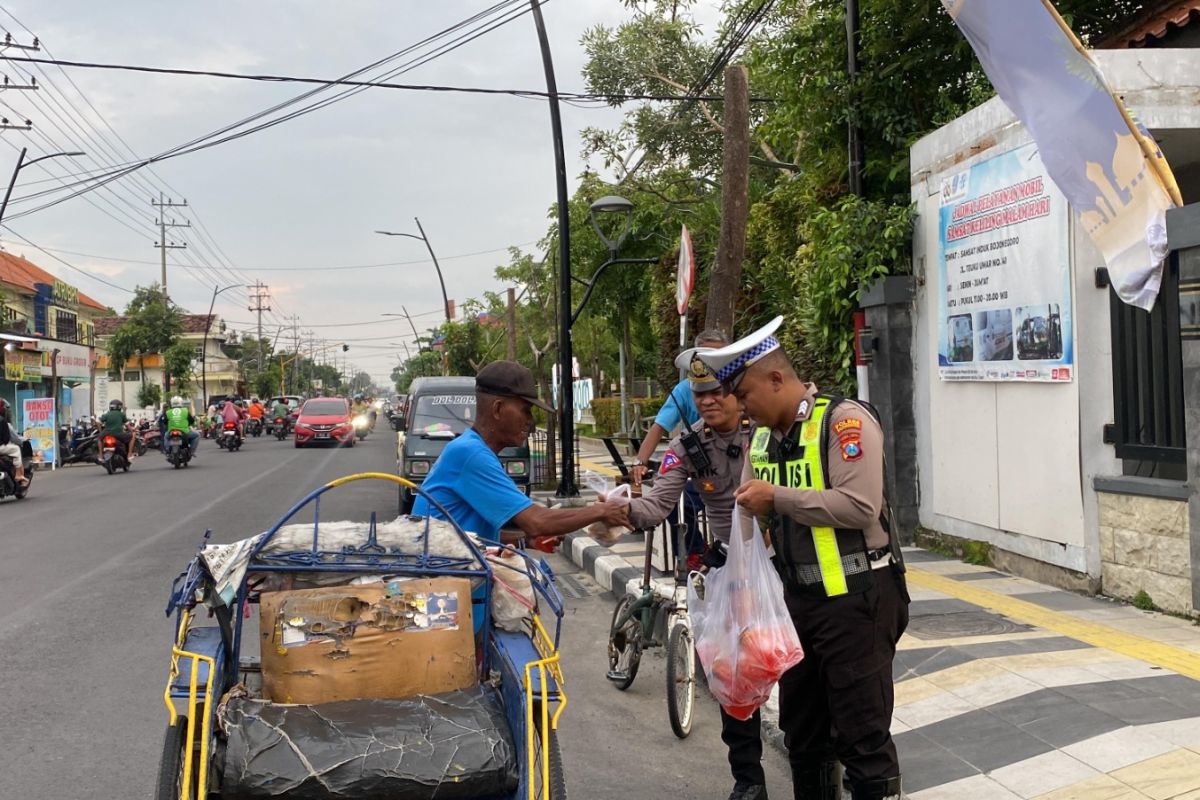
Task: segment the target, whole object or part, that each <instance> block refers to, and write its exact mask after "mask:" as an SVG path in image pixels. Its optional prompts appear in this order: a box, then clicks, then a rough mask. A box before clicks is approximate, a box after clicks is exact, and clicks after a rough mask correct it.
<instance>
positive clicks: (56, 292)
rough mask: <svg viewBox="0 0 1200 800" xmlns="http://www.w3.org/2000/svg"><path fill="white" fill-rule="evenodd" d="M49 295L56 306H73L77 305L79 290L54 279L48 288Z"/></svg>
mask: <svg viewBox="0 0 1200 800" xmlns="http://www.w3.org/2000/svg"><path fill="white" fill-rule="evenodd" d="M50 296H51V297H52V298H53V299H54V305H56V306H62V307H63V308H75V307H76V306H78V305H79V290H78V289H76V288H75V287H74V286H72V285H71V284H69V283H63V282H62V281H55V282H54V286H53V287H52V288H51V290H50Z"/></svg>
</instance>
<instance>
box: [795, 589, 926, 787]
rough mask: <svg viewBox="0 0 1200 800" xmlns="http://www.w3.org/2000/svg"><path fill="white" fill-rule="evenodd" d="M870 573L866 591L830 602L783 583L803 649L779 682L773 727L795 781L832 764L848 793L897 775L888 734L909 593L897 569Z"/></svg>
mask: <svg viewBox="0 0 1200 800" xmlns="http://www.w3.org/2000/svg"><path fill="white" fill-rule="evenodd" d="M872 574H873V575H874V578H875V582H874V586H873V587H872V588H871V589H868V590H867V591H865V592H860V593H858V594H851V595H842V596H840V597H832V598H827V597H820V596H814V595H813V594H812V593H811V592H807V593H806V592H804V591H803V590H801V589H800V588H799V587H797V586H795V585H790V586H789V585H788V581H787V580H785V581H784V587H785V596H786V599H787V605H788V610H789V611H790V612H791V615H792V621H793V622H794V623H795V625H796V631H797V632H798V633H799V634H800V644H801V645H802V646H803V647H804V660H803V661H801V662H800V663H799V664H797V665H796V666H795V667H793V668H792V669H790V670H788V671H787V672H786V673H784V675H783V677H782V678H780V680H779V727H780V729H782V730H783V732H784V742H785V743H786V745H787V749H788V760H789V761H790V762H791V766H792V773H793V776H799V775H801V774H811V773H812V772H813V771H814V770H819V769H820V767H821V765H822V763H824V762H830V761H840V762H841V763H842V765H843V766H844V767H845V768H846V777H847V779H848V781H849V783H850V785H851V786H852V787H853V786H855V785H856V784H858V785H867V784H869V783H871V782H873V781H878V780H880V779H886V778H894V777H897V776H899V774H900V764H899V761H898V760H897V758H896V745H895V743H894V742H893V741H892V736H891V733H890V731H889V728H890V727H891V722H892V705H893V702H894V687H893V684H892V659H893V657H894V656H895V654H896V642H897V640H899V638H900V635H901V634H902V633H904V629H905V627H906V626H907V625H908V592H907V590H906V589H905V586H904V577H903V575H901V574H900V573H899V572H898V571H897V570H896V569H894V568H892V567H884V568H883V569H877V570H872ZM798 796H799V795H798Z"/></svg>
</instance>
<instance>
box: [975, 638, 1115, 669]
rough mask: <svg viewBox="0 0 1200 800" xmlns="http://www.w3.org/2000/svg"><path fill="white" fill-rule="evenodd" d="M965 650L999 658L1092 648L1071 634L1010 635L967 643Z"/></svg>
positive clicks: (1056, 660)
mask: <svg viewBox="0 0 1200 800" xmlns="http://www.w3.org/2000/svg"><path fill="white" fill-rule="evenodd" d="M962 649H963V650H964V651H966V652H967V653H969V654H970V655H972V656H974V657H975V658H998V657H1001V656H1027V655H1032V654H1035V653H1061V652H1066V651H1070V650H1091V649H1094V648H1093V647H1092V646H1091V645H1090V644H1087V643H1086V642H1081V641H1079V640H1078V639H1072V638H1071V637H1069V636H1040V637H1021V638H1018V637H1015V636H1008V637H1005V638H1004V639H1002V640H1001V641H997V642H984V643H981V644H977V645H966V646H965V647H963V648H962ZM1069 658H1074V657H1068V656H1055V657H1054V658H1053V659H1051V660H1050V661H1049V662H1046V661H1041V662H1038V663H1039V664H1041V665H1044V666H1050V665H1053V664H1059V663H1062V662H1063V661H1064V660H1065V659H1069Z"/></svg>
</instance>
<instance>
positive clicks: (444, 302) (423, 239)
mask: <svg viewBox="0 0 1200 800" xmlns="http://www.w3.org/2000/svg"><path fill="white" fill-rule="evenodd" d="M413 221H414V222H416V223H417V230H419V231H420V232H421V235H420V236H418V235H417V234H415V233H396V232H395V231H375V232H376V233H378V234H380V235H381V236H403V237H405V238H406V239H416V240H418V241H421V242H424V243H425V249H426V250H428V251H429V257H430V258H431V259H433V268H434V269H435V270H437V276H438V283H440V284H441V285H442V308H443V309H444V310H445V312H446V322H449V321H450V297H449V295H447V294H446V279H445V278H444V277H442V266H441V264H439V263H438V260H437V256H436V255H434V252H433V245H431V244H430V243H429V239H428V238H427V237H426V236H425V229H424V228H422V227H421V220H420V219H418V218H417V217H413Z"/></svg>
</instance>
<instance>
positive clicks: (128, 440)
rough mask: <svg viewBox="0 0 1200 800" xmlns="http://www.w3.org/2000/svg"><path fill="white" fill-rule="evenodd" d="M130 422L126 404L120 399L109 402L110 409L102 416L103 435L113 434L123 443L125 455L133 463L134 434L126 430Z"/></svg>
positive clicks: (112, 435)
mask: <svg viewBox="0 0 1200 800" xmlns="http://www.w3.org/2000/svg"><path fill="white" fill-rule="evenodd" d="M128 424H129V417H127V416H125V404H124V403H122V402H121V401H120V400H112V401H110V402H109V404H108V411H107V412H105V413H104V414H103V415H101V417H100V425H101V427H102V428H103V432H102V435H103V436H111V437H113V438H114V439H116V440H117V441H118V442H120V443H121V444H123V445H125V455H126V457H127V458H128V459H129V462H130V463H133V434H132V433H130V432H129V431H127V430H125V426H126V425H128Z"/></svg>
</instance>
